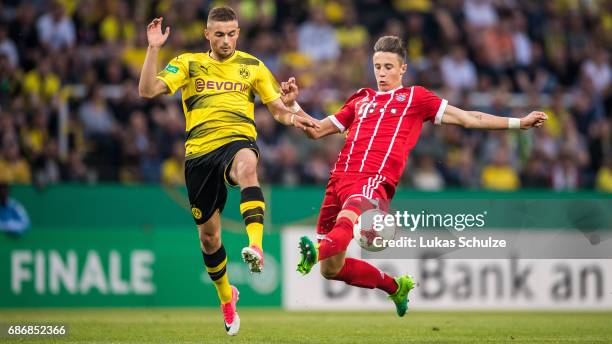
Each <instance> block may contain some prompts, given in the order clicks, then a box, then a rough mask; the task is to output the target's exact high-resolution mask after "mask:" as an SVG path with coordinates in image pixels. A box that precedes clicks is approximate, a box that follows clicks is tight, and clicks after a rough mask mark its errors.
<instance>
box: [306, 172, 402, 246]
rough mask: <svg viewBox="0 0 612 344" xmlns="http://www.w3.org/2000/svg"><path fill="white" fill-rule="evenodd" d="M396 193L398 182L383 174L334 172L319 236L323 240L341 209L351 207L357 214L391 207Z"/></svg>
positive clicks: (326, 195) (322, 212)
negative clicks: (336, 173)
mask: <svg viewBox="0 0 612 344" xmlns="http://www.w3.org/2000/svg"><path fill="white" fill-rule="evenodd" d="M393 194H395V185H394V184H392V183H390V182H387V181H386V178H385V177H383V176H380V175H364V174H350V175H349V174H344V175H340V176H338V175H332V176H331V178H330V179H329V182H328V183H327V187H326V188H325V198H323V204H322V205H321V210H320V211H319V219H318V220H317V239H318V240H321V239H322V238H323V237H325V235H326V234H328V233H329V232H330V231H331V230H332V229H333V228H334V225H335V224H336V217H337V216H338V213H340V211H341V210H343V209H350V210H353V211H355V212H356V213H357V215H361V213H363V212H364V211H366V210H369V209H374V208H379V209H383V210H388V209H389V207H388V206H389V203H390V202H391V199H392V198H393Z"/></svg>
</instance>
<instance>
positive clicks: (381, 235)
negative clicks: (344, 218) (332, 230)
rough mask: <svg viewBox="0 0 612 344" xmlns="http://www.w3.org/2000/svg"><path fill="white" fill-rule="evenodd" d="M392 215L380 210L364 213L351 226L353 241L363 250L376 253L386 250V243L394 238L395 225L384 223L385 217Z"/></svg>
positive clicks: (388, 222)
mask: <svg viewBox="0 0 612 344" xmlns="http://www.w3.org/2000/svg"><path fill="white" fill-rule="evenodd" d="M389 216H392V215H389V214H387V213H386V212H384V211H382V210H380V209H372V210H368V211H366V212H364V213H363V214H361V216H359V218H358V219H357V223H355V225H354V226H353V239H354V240H355V241H356V242H357V244H358V245H359V246H360V247H361V248H363V249H364V250H367V251H370V252H378V251H382V250H384V249H385V248H387V245H386V241H387V240H393V239H394V238H395V230H396V229H395V224H393V225H388V224H390V223H391V221H387V222H386V223H385V221H384V219H385V217H389Z"/></svg>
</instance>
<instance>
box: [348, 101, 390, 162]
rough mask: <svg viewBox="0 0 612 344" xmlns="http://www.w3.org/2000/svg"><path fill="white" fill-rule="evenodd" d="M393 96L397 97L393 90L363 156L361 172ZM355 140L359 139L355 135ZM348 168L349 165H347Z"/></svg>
mask: <svg viewBox="0 0 612 344" xmlns="http://www.w3.org/2000/svg"><path fill="white" fill-rule="evenodd" d="M393 95H395V90H393V92H391V96H390V97H389V100H388V101H387V103H386V104H385V106H383V108H382V110H381V111H380V112H381V115H380V117H378V121H377V122H376V127H374V134H372V137H370V142H369V143H368V148H367V149H366V151H365V153H364V154H363V159H361V166H360V167H359V172H362V171H363V165H364V164H365V162H366V159H367V157H368V152H370V148H372V142H374V138H375V137H376V133H377V132H378V127H379V125H380V122H381V121H382V119H383V117H385V112H386V111H387V106H389V103H391V101H392V100H393ZM355 138H357V136H356V135H355ZM347 167H348V164H347Z"/></svg>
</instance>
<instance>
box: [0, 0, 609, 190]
mask: <svg viewBox="0 0 612 344" xmlns="http://www.w3.org/2000/svg"><path fill="white" fill-rule="evenodd" d="M218 3H219V2H217V1H211V2H207V1H199V0H182V1H181V0H175V1H171V0H160V1H148V0H131V1H126V0H107V1H95V0H58V1H11V0H7V1H3V2H1V3H0V139H1V150H0V170H2V171H3V175H4V176H5V177H4V178H5V180H6V181H9V182H11V183H26V184H29V183H33V184H35V185H39V186H43V185H47V184H53V183H58V182H85V183H95V182H100V181H119V182H121V183H158V182H162V183H165V184H171V185H172V184H174V185H182V184H183V154H184V148H183V140H184V116H183V112H182V105H181V102H180V97H177V96H174V97H172V98H170V97H158V99H155V100H153V101H145V100H144V99H141V98H139V96H138V90H137V85H138V77H139V73H140V68H141V66H142V62H143V60H144V56H145V52H146V45H147V42H146V32H145V27H146V24H147V23H148V22H149V21H150V20H151V18H153V17H156V16H163V17H164V23H165V25H170V26H171V27H172V33H171V34H170V38H169V41H168V42H167V43H166V45H165V46H164V47H163V49H162V51H161V55H160V56H161V59H160V61H159V63H160V68H161V67H163V65H165V64H166V63H167V62H168V60H169V59H170V58H172V57H173V56H176V55H178V54H180V53H182V52H186V51H205V50H206V49H207V42H206V41H205V40H204V38H203V36H202V30H203V28H204V25H205V22H204V21H205V18H206V15H207V12H208V9H209V7H210V6H212V5H216V4H218ZM225 3H227V4H229V5H230V6H232V7H233V8H234V9H236V10H237V12H238V13H239V17H240V25H241V30H242V31H241V37H240V41H239V43H238V49H239V50H242V51H246V52H249V53H251V54H253V55H255V56H257V57H258V58H259V59H261V60H262V61H264V63H265V64H266V65H267V66H268V68H270V70H271V71H272V72H273V73H274V75H275V76H276V77H277V79H278V80H279V81H280V80H286V79H287V78H288V77H289V76H295V77H296V78H297V80H298V83H299V85H300V87H301V90H300V97H299V99H300V104H301V105H302V107H303V108H304V109H305V110H306V111H307V112H309V113H310V114H312V115H314V116H316V117H318V118H323V117H324V116H326V115H327V114H331V113H333V112H335V111H336V110H337V109H339V107H340V106H341V105H342V102H343V101H344V100H345V99H346V98H347V97H348V96H349V95H351V94H352V93H353V92H355V91H356V90H357V89H359V88H361V87H375V82H374V77H373V73H372V67H371V60H370V57H371V51H372V44H373V40H375V39H376V38H377V37H379V36H380V35H383V34H392V35H397V36H400V37H402V38H403V39H404V40H405V43H406V47H407V53H408V56H409V60H408V66H409V72H408V76H407V78H406V82H405V84H406V85H413V84H420V85H423V86H425V87H427V88H430V89H432V90H435V91H436V92H437V93H438V94H439V95H440V96H442V97H444V98H447V99H449V102H450V103H451V104H453V105H456V106H459V107H462V108H465V109H472V110H481V111H486V112H490V113H494V114H501V115H506V116H520V115H522V114H525V113H526V112H527V111H529V110H531V109H542V110H543V111H545V112H546V113H547V114H548V116H549V118H550V120H549V121H548V122H547V123H546V125H545V127H544V128H543V129H540V130H532V131H529V132H507V131H499V132H476V131H467V130H463V129H462V128H459V127H453V126H443V127H433V126H432V125H426V126H425V129H424V131H423V133H422V136H421V139H420V141H419V143H418V144H417V146H416V147H415V149H414V150H413V152H412V154H411V156H410V158H409V159H410V161H409V162H408V168H407V169H406V171H407V172H406V175H405V176H404V177H403V179H402V181H401V183H402V185H405V186H408V187H414V188H416V189H423V190H439V189H443V188H453V187H460V188H484V189H493V190H516V189H519V188H549V189H555V190H576V189H597V190H602V191H607V192H612V133H611V129H612V68H611V63H610V47H612V1H610V0H591V1H581V0H557V1H531V0H392V1H377V0H359V1H346V0H328V1H326V0H311V1H302V0H282V1H271V0H246V1H227V2H225ZM255 119H256V124H257V130H258V135H259V136H258V139H257V142H258V145H259V147H260V149H261V153H262V155H261V161H260V162H261V163H260V168H261V172H260V180H262V181H264V182H266V183H271V184H281V185H298V184H323V183H325V182H326V181H327V178H328V176H329V171H330V167H331V166H332V164H333V163H334V161H335V159H336V157H337V154H338V152H339V149H340V147H341V145H342V143H343V142H342V141H343V137H341V136H340V135H336V137H333V138H329V139H326V140H324V141H322V142H312V141H309V140H308V139H306V138H305V136H304V135H303V134H302V133H300V132H298V131H297V130H295V129H288V128H285V127H282V126H280V125H279V124H277V123H276V122H275V121H274V120H273V118H272V116H271V115H270V114H269V113H268V112H267V110H266V108H265V107H263V106H258V107H257V108H256V111H255Z"/></svg>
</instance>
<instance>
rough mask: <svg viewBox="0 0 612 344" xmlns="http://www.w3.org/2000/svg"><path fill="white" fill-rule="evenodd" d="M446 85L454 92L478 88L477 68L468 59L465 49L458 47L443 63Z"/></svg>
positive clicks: (443, 59) (444, 58)
mask: <svg viewBox="0 0 612 344" xmlns="http://www.w3.org/2000/svg"><path fill="white" fill-rule="evenodd" d="M441 69H442V77H443V79H444V85H445V86H448V87H450V88H451V89H454V90H460V91H461V90H472V89H474V88H475V87H476V68H475V67H474V64H473V63H472V62H471V61H470V60H468V59H467V56H466V52H465V48H463V47H462V46H459V45H456V46H454V47H452V48H451V53H450V55H447V56H444V57H443V58H442V63H441Z"/></svg>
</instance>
